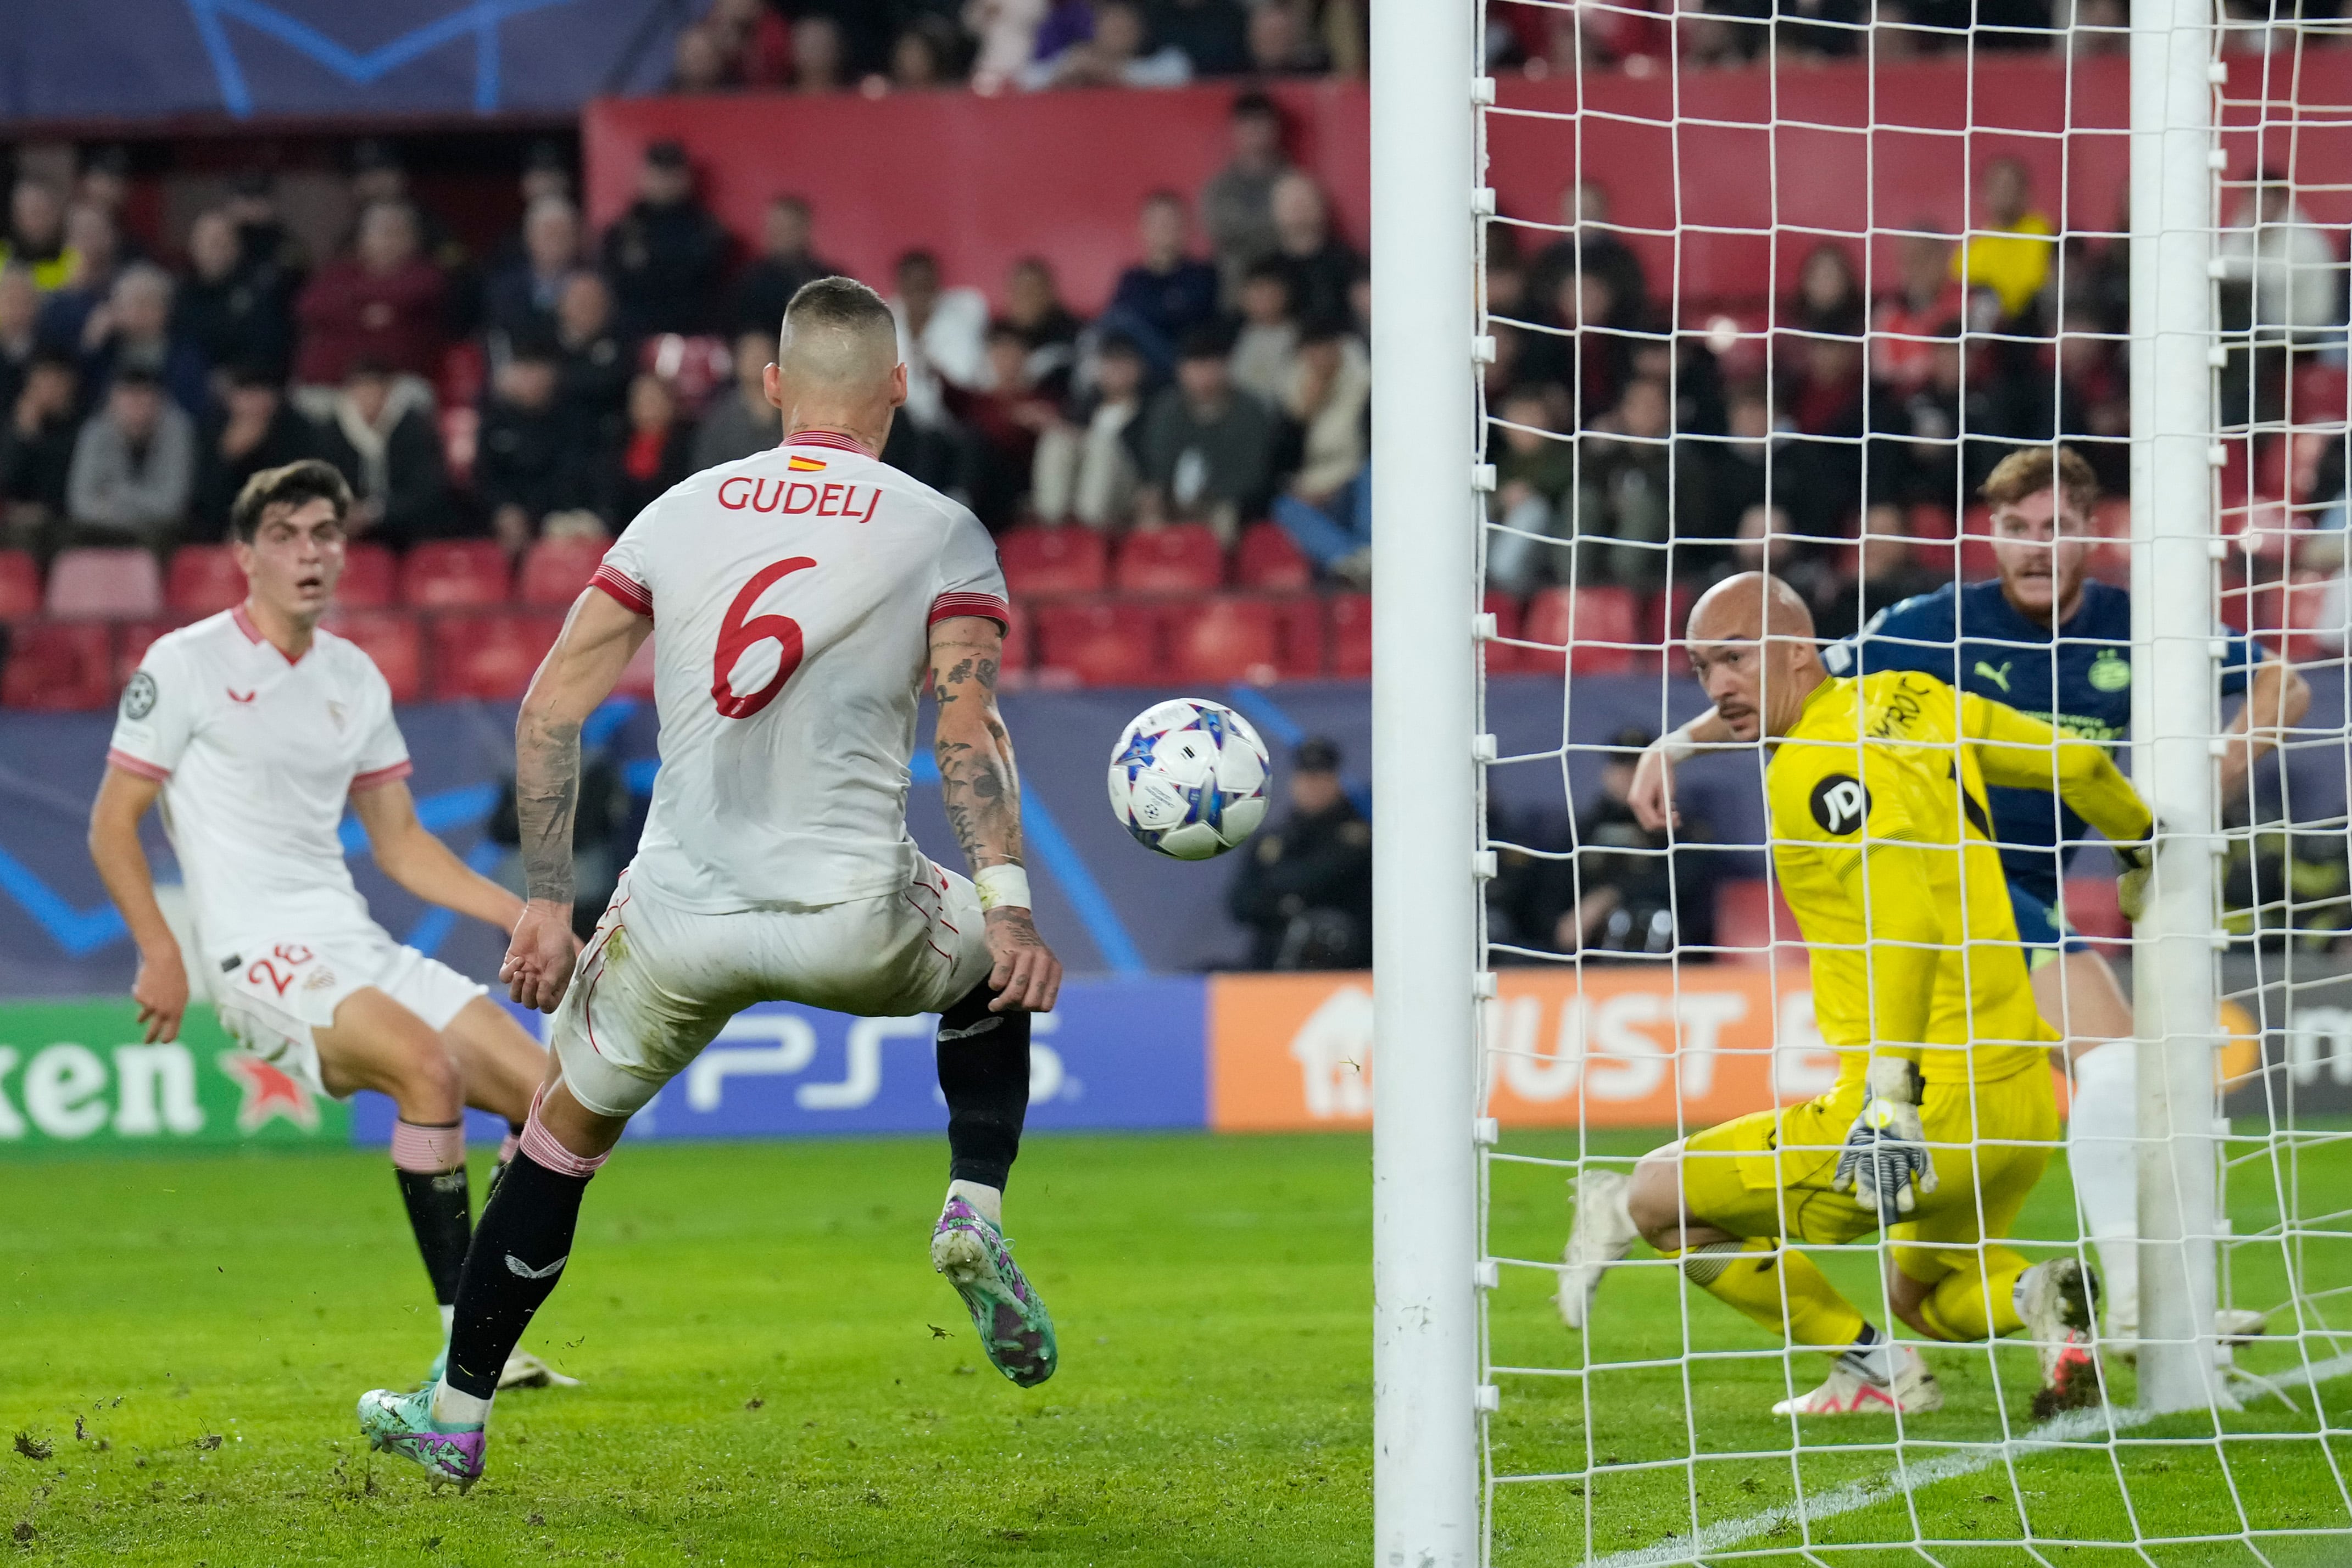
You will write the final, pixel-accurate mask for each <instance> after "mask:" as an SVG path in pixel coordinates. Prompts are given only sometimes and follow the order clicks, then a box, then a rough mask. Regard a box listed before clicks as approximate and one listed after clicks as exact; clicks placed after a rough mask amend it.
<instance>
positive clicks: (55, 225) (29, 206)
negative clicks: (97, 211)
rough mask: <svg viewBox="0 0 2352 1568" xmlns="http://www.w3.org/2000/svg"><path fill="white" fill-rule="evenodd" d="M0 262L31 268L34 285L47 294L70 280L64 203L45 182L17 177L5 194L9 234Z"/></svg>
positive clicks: (72, 265)
mask: <svg viewBox="0 0 2352 1568" xmlns="http://www.w3.org/2000/svg"><path fill="white" fill-rule="evenodd" d="M0 260H5V261H10V262H14V263H16V265H17V266H19V267H30V268H31V269H32V273H33V286H34V287H37V288H38V289H39V290H40V291H41V292H42V293H44V294H47V293H48V292H50V291H51V290H52V289H58V288H63V287H65V286H66V284H67V282H68V280H69V279H71V277H73V267H74V263H73V257H72V256H68V255H67V254H66V204H65V201H64V199H63V198H61V197H60V196H59V195H58V190H57V187H56V186H54V185H52V184H50V183H48V182H47V181H46V180H37V179H35V178H33V177H32V176H30V175H19V176H18V177H17V180H16V184H14V185H13V186H11V187H9V191H8V233H7V236H6V238H5V242H0Z"/></svg>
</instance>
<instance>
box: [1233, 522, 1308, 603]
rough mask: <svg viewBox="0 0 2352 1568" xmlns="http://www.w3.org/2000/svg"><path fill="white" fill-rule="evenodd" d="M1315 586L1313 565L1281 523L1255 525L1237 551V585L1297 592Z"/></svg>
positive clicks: (1235, 578) (1235, 549)
mask: <svg viewBox="0 0 2352 1568" xmlns="http://www.w3.org/2000/svg"><path fill="white" fill-rule="evenodd" d="M1314 583H1315V566H1314V563H1313V562H1311V561H1309V560H1308V559H1307V555H1306V552H1305V551H1303V550H1301V549H1299V548H1298V546H1297V543H1296V542H1295V541H1293V540H1292V538H1291V537H1290V535H1289V534H1288V533H1286V532H1285V531H1284V529H1283V527H1282V525H1281V524H1279V523H1252V524H1251V525H1250V526H1249V527H1248V528H1244V529H1243V530H1242V539H1241V543H1240V544H1238V545H1236V546H1235V547H1234V586H1235V587H1236V588H1262V589H1266V590H1269V591H1275V592H1280V593H1296V592H1297V591H1300V590H1302V589H1306V588H1311V587H1313V586H1314Z"/></svg>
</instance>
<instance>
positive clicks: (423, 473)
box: [316, 359, 470, 549]
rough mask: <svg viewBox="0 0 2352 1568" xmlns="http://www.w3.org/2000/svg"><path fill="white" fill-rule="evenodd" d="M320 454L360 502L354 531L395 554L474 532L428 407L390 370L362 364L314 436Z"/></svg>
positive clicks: (368, 362)
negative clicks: (454, 493) (457, 500)
mask: <svg viewBox="0 0 2352 1568" xmlns="http://www.w3.org/2000/svg"><path fill="white" fill-rule="evenodd" d="M316 437H317V442H318V446H319V450H318V453H317V455H318V456H320V457H323V458H325V459H326V460H327V461H328V462H330V463H331V464H333V465H335V466H336V467H337V468H339V469H341V471H342V476H343V477H344V479H345V480H346V481H348V482H349V483H350V485H351V487H352V496H353V497H355V500H354V502H353V505H352V515H351V517H350V518H349V520H348V526H349V527H350V528H351V531H352V534H353V536H354V537H357V536H359V535H362V534H364V535H365V536H367V537H368V538H373V539H377V540H380V541H381V542H383V543H384V544H388V545H390V546H392V547H393V548H394V549H407V548H408V547H409V546H410V545H412V544H415V542H416V541H417V540H419V539H429V538H449V537H453V536H457V535H460V534H463V533H466V532H468V531H470V530H469V529H468V528H466V527H465V526H464V525H465V521H466V519H465V518H464V517H463V516H462V515H460V514H459V513H458V512H457V510H456V509H455V508H454V507H452V505H451V502H450V496H449V472H448V468H447V466H446V462H445V460H444V457H443V454H442V450H441V435H440V432H439V431H438V430H437V429H436V428H435V423H434V419H433V411H432V409H431V407H430V406H429V405H427V404H423V403H419V402H416V401H415V400H414V399H404V398H402V397H401V396H400V394H399V392H398V383H397V382H395V381H394V378H393V375H392V371H391V370H390V369H389V367H387V366H386V365H384V364H383V361H378V360H364V359H363V360H361V361H357V362H356V363H354V364H353V365H352V373H351V374H350V376H349V377H347V378H346V379H345V380H344V382H343V384H342V386H341V389H339V390H338V392H337V393H336V396H335V400H334V403H333V405H332V412H331V414H330V416H329V417H328V419H327V420H326V421H325V423H322V424H321V425H320V426H319V427H318V430H317V432H316Z"/></svg>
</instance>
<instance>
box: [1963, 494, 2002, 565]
mask: <svg viewBox="0 0 2352 1568" xmlns="http://www.w3.org/2000/svg"><path fill="white" fill-rule="evenodd" d="M1999 576H2000V558H1999V557H1997V556H1995V555H1994V554H1993V553H1992V508H1991V507H1988V506H1986V505H1985V504H1984V503H1983V502H1981V501H1979V502H1978V503H1977V504H1976V505H1975V506H1973V507H1969V509H1968V511H1967V513H1966V514H1965V515H1964V516H1962V517H1961V518H1960V580H1961V581H1962V582H1982V581H1983V580H1985V579H1987V578H1989V577H1999Z"/></svg>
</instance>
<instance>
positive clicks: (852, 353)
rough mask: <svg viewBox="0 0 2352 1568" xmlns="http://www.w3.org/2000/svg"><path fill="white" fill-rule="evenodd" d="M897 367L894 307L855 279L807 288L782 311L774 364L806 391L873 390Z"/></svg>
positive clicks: (821, 281)
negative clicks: (782, 322) (781, 326)
mask: <svg viewBox="0 0 2352 1568" xmlns="http://www.w3.org/2000/svg"><path fill="white" fill-rule="evenodd" d="M776 365H777V368H778V369H780V370H782V371H783V373H784V376H785V378H786V379H787V380H788V381H790V382H793V384H794V385H795V386H796V387H798V388H800V389H802V390H803V392H809V393H822V392H824V391H826V390H835V391H838V392H844V393H851V394H855V393H856V392H870V391H872V390H873V389H875V388H877V387H878V386H879V384H880V383H882V382H886V381H887V380H888V379H889V377H890V371H892V370H893V369H894V368H895V367H896V366H897V365H898V322H897V321H896V320H895V319H893V318H892V316H891V314H890V307H889V306H888V305H887V304H886V303H884V301H883V298H882V297H881V296H880V295H879V294H877V293H875V292H874V290H873V289H871V288H868V287H866V285H865V284H863V283H860V282H858V281H857V280H856V278H854V277H820V278H817V279H815V280H814V282H811V283H806V284H803V285H802V286H801V289H800V292H799V293H797V294H794V295H793V302H792V303H791V304H790V305H788V306H786V307H785V308H784V326H783V331H782V335H781V336H780V337H779V338H778V340H777V343H776Z"/></svg>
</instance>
